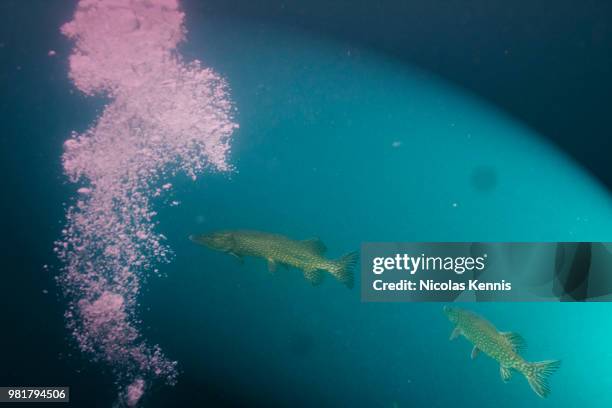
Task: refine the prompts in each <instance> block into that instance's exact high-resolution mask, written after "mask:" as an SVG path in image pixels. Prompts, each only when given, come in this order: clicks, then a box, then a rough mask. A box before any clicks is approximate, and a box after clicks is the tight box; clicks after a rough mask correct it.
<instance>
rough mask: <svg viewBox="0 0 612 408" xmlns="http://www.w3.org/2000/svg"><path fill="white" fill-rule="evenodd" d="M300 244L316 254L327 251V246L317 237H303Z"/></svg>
mask: <svg viewBox="0 0 612 408" xmlns="http://www.w3.org/2000/svg"><path fill="white" fill-rule="evenodd" d="M302 244H304V245H305V246H307V247H308V248H310V249H311V250H312V251H313V252H316V253H317V254H324V253H325V252H326V251H327V247H326V246H325V244H324V243H323V242H322V241H321V240H320V239H319V238H311V239H305V240H303V241H302Z"/></svg>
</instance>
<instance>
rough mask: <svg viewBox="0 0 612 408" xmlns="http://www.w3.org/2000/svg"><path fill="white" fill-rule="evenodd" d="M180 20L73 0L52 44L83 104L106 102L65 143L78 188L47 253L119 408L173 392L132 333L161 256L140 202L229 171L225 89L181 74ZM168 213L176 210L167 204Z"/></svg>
mask: <svg viewBox="0 0 612 408" xmlns="http://www.w3.org/2000/svg"><path fill="white" fill-rule="evenodd" d="M183 20H184V13H183V12H182V11H181V10H180V9H179V6H178V2H177V1H174V0H80V1H79V3H78V6H77V10H76V12H75V14H74V18H73V19H72V20H71V21H70V22H68V23H66V24H64V26H62V33H63V34H64V35H66V36H67V37H68V38H70V39H71V40H73V41H74V43H75V47H74V49H73V50H72V54H71V55H70V58H69V65H70V72H69V76H70V78H71V80H72V81H73V83H74V85H75V86H76V87H77V88H78V89H79V90H80V91H81V92H83V93H85V94H87V95H101V96H106V97H110V100H111V101H110V102H109V103H108V104H107V105H106V106H105V108H104V110H103V112H102V113H101V115H100V116H99V117H98V118H97V119H96V120H95V122H94V123H93V124H92V125H91V127H90V128H89V129H87V130H85V131H84V132H73V133H72V135H71V136H70V138H69V139H68V140H67V141H66V142H65V143H64V154H63V156H62V161H63V166H64V172H65V173H66V175H67V176H68V178H69V179H70V180H71V181H72V182H74V183H79V185H80V186H81V187H79V188H78V189H77V190H76V192H77V195H76V197H75V199H74V204H73V205H71V206H69V208H68V209H67V211H66V226H65V228H64V229H63V230H62V236H61V238H60V239H59V240H58V242H57V243H56V247H55V252H56V253H57V254H58V256H59V258H60V260H61V261H63V263H64V267H63V271H62V274H61V275H60V276H59V277H58V281H59V283H60V284H61V286H62V288H63V290H64V293H65V295H66V296H67V299H68V301H69V306H68V310H67V311H66V314H65V316H66V320H67V326H68V328H69V329H70V332H71V334H72V336H73V337H74V339H75V340H76V342H77V345H78V347H79V348H80V349H81V350H82V351H83V352H85V353H87V354H88V355H90V356H91V357H92V358H93V359H94V360H96V361H101V362H104V363H106V364H108V365H109V366H110V367H111V368H112V369H113V371H114V373H115V375H116V377H117V381H118V383H119V384H123V386H124V387H126V388H124V389H125V390H126V391H125V392H123V393H122V394H121V395H120V396H119V398H120V399H121V400H122V401H123V402H124V403H126V404H127V405H128V406H135V405H136V404H138V402H139V401H140V400H141V397H142V394H143V393H144V391H145V388H146V387H145V384H149V383H150V382H151V381H153V380H155V379H161V380H163V381H165V382H166V383H169V384H173V383H174V382H175V381H176V376H177V371H176V362H175V361H172V360H170V359H168V358H167V357H166V356H165V355H164V354H163V352H162V351H161V348H160V347H159V346H158V345H154V344H153V345H152V344H150V342H149V341H147V339H145V338H144V337H143V336H142V334H141V333H140V330H139V328H140V321H139V319H138V316H137V298H138V295H139V293H140V290H141V286H142V283H143V281H144V280H145V277H146V276H147V274H149V273H150V272H153V273H154V274H156V273H157V271H158V269H157V266H158V264H159V263H164V262H169V261H170V260H171V258H172V252H171V249H170V248H169V246H168V245H167V243H165V240H166V238H165V236H164V235H163V234H162V233H161V232H159V231H156V228H155V225H156V224H155V221H154V217H155V216H156V215H157V212H156V211H154V210H153V209H152V208H151V202H150V199H151V198H152V197H155V196H156V195H160V194H162V192H163V191H167V190H170V189H171V188H172V184H171V182H170V181H168V179H169V178H171V177H173V176H174V175H176V174H178V173H184V174H187V175H188V176H189V177H191V178H193V179H195V178H196V177H197V176H198V175H200V174H201V173H202V172H204V171H205V170H206V169H210V170H215V169H216V170H221V171H224V170H229V169H231V166H230V165H229V164H228V162H227V156H228V154H229V149H230V137H231V135H232V133H233V132H234V130H235V129H236V128H237V125H236V124H235V123H234V122H233V119H232V116H233V105H232V103H231V101H230V98H229V95H228V91H227V86H226V84H225V81H224V80H223V79H222V78H221V77H220V76H219V75H217V74H216V73H215V72H213V71H212V70H210V69H208V68H204V67H202V65H201V63H200V62H199V61H193V62H186V61H183V59H182V58H181V57H180V55H178V53H177V51H176V46H177V45H178V44H179V43H180V42H181V41H183V40H184V39H185V27H184V25H183ZM170 205H178V201H172V202H171V203H170Z"/></svg>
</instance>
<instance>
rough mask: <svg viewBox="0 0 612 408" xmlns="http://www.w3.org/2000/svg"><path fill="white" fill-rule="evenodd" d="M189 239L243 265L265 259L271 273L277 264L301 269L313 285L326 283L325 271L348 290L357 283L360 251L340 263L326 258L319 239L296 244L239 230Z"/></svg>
mask: <svg viewBox="0 0 612 408" xmlns="http://www.w3.org/2000/svg"><path fill="white" fill-rule="evenodd" d="M189 239H190V240H192V241H193V242H195V243H196V244H200V245H204V246H206V247H208V248H210V249H214V250H217V251H222V252H225V253H228V254H230V255H233V256H235V257H236V258H238V259H239V260H240V261H241V262H242V260H243V257H245V256H254V257H258V258H263V259H266V260H267V261H268V269H269V270H270V272H275V271H276V270H277V266H278V265H282V266H285V267H287V266H292V267H294V268H297V269H301V270H302V271H303V273H304V277H305V278H306V279H307V280H308V281H309V282H310V283H312V285H319V284H320V283H321V282H322V281H323V276H324V275H323V273H324V272H328V273H330V274H331V275H332V276H334V277H335V278H336V279H338V280H339V281H340V282H342V283H343V284H344V285H346V286H347V287H348V288H352V287H353V285H354V282H355V278H354V276H353V267H354V266H355V263H356V262H357V256H358V255H357V252H351V253H349V254H347V255H345V256H343V257H342V258H340V259H337V260H330V259H327V258H325V256H324V253H325V251H326V250H327V248H326V247H325V245H324V244H323V243H322V242H321V241H320V240H319V239H318V238H313V239H307V240H304V241H296V240H292V239H290V238H287V237H285V236H284V235H279V234H269V233H266V232H260V231H241V230H236V231H217V232H212V233H210V234H203V235H190V236H189Z"/></svg>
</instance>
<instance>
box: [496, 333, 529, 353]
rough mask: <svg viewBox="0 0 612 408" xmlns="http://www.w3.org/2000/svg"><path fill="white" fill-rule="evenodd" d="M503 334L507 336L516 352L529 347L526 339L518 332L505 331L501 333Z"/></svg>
mask: <svg viewBox="0 0 612 408" xmlns="http://www.w3.org/2000/svg"><path fill="white" fill-rule="evenodd" d="M501 335H502V336H504V337H505V338H506V340H507V341H508V344H510V346H511V347H512V349H513V350H514V352H515V353H518V352H519V351H521V350H523V349H524V348H525V347H527V342H526V341H525V339H524V338H523V336H521V335H520V334H518V333H512V332H504V333H501Z"/></svg>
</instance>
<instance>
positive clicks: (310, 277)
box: [304, 269, 323, 286]
mask: <svg viewBox="0 0 612 408" xmlns="http://www.w3.org/2000/svg"><path fill="white" fill-rule="evenodd" d="M304 277H305V278H306V280H307V281H308V282H310V283H311V284H312V286H317V285H320V284H321V282H323V273H322V272H321V271H320V270H318V269H304Z"/></svg>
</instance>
